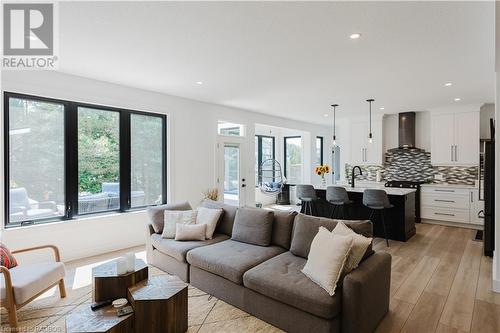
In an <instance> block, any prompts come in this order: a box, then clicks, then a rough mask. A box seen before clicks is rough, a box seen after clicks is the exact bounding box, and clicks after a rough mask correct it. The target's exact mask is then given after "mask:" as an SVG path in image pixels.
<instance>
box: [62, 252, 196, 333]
mask: <svg viewBox="0 0 500 333" xmlns="http://www.w3.org/2000/svg"><path fill="white" fill-rule="evenodd" d="M92 275H93V293H92V294H93V299H94V300H95V301H96V302H98V301H101V300H115V299H117V298H122V297H123V298H125V297H126V298H128V301H129V303H130V305H132V307H133V308H134V313H133V314H129V315H126V316H123V317H118V316H117V315H116V310H115V309H114V308H113V307H112V306H106V307H104V308H102V309H99V310H97V311H92V310H91V309H90V305H85V306H84V307H83V308H82V309H80V310H77V311H74V312H72V313H70V314H69V315H68V316H67V317H66V332H67V333H76V332H79V333H90V332H109V333H132V332H135V333H139V332H140V333H142V332H165V333H181V332H185V331H187V327H188V285H187V284H186V283H184V282H183V281H182V280H181V279H179V278H178V277H176V276H171V275H159V276H153V277H149V278H148V266H147V265H146V263H145V262H144V261H142V260H140V259H137V260H136V265H135V270H134V271H133V272H130V273H126V274H123V275H118V274H116V263H115V262H114V261H111V262H108V263H105V264H103V265H100V266H97V267H95V268H94V269H93V270H92Z"/></svg>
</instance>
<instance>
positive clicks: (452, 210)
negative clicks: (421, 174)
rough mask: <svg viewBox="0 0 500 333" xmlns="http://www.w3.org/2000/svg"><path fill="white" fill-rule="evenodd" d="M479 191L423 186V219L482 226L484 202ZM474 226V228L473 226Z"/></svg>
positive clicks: (421, 206) (421, 200) (421, 205)
mask: <svg viewBox="0 0 500 333" xmlns="http://www.w3.org/2000/svg"><path fill="white" fill-rule="evenodd" d="M478 193H479V192H478V190H477V189H470V188H455V187H447V186H422V190H421V197H420V210H421V217H422V218H423V219H428V220H435V221H442V222H451V223H460V224H470V225H471V227H475V226H481V225H482V224H483V220H482V219H481V218H479V217H478V213H479V211H480V210H481V209H483V208H482V207H484V202H483V201H479V195H478ZM473 225H474V226H473Z"/></svg>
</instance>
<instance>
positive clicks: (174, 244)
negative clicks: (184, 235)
mask: <svg viewBox="0 0 500 333" xmlns="http://www.w3.org/2000/svg"><path fill="white" fill-rule="evenodd" d="M228 238H229V237H228V236H227V235H223V234H214V236H213V237H212V239H207V240H204V241H176V240H174V239H165V238H161V235H158V234H152V235H151V245H153V247H154V248H156V249H157V250H158V251H160V252H161V253H163V254H166V255H169V256H171V257H173V258H175V259H177V260H178V261H180V262H186V254H187V253H188V251H190V250H192V249H195V248H197V247H201V246H206V245H210V244H215V243H218V242H222V241H224V240H226V239H228Z"/></svg>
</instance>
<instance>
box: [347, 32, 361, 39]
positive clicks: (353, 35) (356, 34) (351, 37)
mask: <svg viewBox="0 0 500 333" xmlns="http://www.w3.org/2000/svg"><path fill="white" fill-rule="evenodd" d="M359 37H361V34H360V33H358V32H356V33H354V34H351V35H350V36H349V38H350V39H358V38H359Z"/></svg>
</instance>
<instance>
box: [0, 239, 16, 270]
mask: <svg viewBox="0 0 500 333" xmlns="http://www.w3.org/2000/svg"><path fill="white" fill-rule="evenodd" d="M0 264H1V265H2V266H5V267H7V268H8V269H11V268H14V267H16V266H17V261H16V258H14V256H13V255H12V253H10V251H9V249H8V248H6V247H5V245H3V244H2V243H0Z"/></svg>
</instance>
